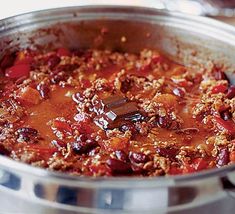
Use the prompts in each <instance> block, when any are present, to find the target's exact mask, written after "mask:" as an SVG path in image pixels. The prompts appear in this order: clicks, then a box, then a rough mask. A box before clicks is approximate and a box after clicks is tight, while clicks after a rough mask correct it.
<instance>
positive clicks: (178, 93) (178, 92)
mask: <svg viewBox="0 0 235 214" xmlns="http://www.w3.org/2000/svg"><path fill="white" fill-rule="evenodd" d="M173 94H174V95H176V96H178V97H184V95H185V92H184V90H183V89H182V88H174V89H173Z"/></svg>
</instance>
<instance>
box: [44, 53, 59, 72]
mask: <svg viewBox="0 0 235 214" xmlns="http://www.w3.org/2000/svg"><path fill="white" fill-rule="evenodd" d="M59 63H60V57H58V56H56V55H52V56H50V57H49V58H48V60H47V65H48V67H49V68H50V69H53V68H55V67H56V66H57V65H58V64H59Z"/></svg>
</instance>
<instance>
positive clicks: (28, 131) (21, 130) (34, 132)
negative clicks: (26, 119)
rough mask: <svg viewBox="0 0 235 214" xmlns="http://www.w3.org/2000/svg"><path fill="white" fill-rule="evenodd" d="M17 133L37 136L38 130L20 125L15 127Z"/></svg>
mask: <svg viewBox="0 0 235 214" xmlns="http://www.w3.org/2000/svg"><path fill="white" fill-rule="evenodd" d="M17 133H19V134H28V135H32V136H37V134H38V131H37V130H36V129H34V128H29V127H22V128H19V129H17Z"/></svg>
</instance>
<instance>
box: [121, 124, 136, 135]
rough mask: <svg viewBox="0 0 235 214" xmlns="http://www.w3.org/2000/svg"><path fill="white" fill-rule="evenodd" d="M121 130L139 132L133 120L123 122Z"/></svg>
mask: <svg viewBox="0 0 235 214" xmlns="http://www.w3.org/2000/svg"><path fill="white" fill-rule="evenodd" d="M119 130H120V131H121V132H126V131H130V132H131V133H132V134H134V133H136V132H137V130H136V128H135V125H134V124H133V123H131V122H129V123H125V124H122V125H121V127H120V128H119Z"/></svg>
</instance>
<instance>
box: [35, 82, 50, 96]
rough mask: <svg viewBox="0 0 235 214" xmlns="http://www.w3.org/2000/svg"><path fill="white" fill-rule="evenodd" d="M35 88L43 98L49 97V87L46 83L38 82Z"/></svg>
mask: <svg viewBox="0 0 235 214" xmlns="http://www.w3.org/2000/svg"><path fill="white" fill-rule="evenodd" d="M37 90H38V91H39V93H40V95H41V97H42V98H44V99H48V98H49V93H50V88H49V86H48V85H46V84H38V85H37Z"/></svg>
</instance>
